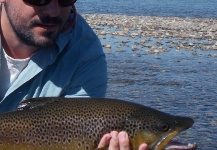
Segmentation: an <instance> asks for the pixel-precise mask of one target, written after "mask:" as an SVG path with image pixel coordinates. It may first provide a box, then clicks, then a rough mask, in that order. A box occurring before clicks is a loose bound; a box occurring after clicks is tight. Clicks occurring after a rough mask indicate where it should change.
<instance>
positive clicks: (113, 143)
mask: <svg viewBox="0 0 217 150" xmlns="http://www.w3.org/2000/svg"><path fill="white" fill-rule="evenodd" d="M111 135H112V138H111V140H110V143H109V148H108V149H109V150H120V148H119V141H118V132H117V131H112V132H111Z"/></svg>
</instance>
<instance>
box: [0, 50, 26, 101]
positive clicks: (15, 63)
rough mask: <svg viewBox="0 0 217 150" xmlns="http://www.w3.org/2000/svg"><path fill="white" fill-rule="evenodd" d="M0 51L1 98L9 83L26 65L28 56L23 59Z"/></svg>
mask: <svg viewBox="0 0 217 150" xmlns="http://www.w3.org/2000/svg"><path fill="white" fill-rule="evenodd" d="M0 52H1V55H0V56H1V59H0V60H1V68H0V69H1V72H0V99H2V98H3V97H4V95H5V93H6V92H7V90H8V88H9V87H10V86H11V84H12V83H13V82H14V81H15V80H16V78H17V77H18V76H19V74H20V72H21V71H22V70H23V69H24V68H25V67H26V66H27V64H28V62H29V60H30V57H29V58H25V59H14V58H12V57H10V56H8V55H7V54H6V52H5V51H4V50H2V51H0Z"/></svg>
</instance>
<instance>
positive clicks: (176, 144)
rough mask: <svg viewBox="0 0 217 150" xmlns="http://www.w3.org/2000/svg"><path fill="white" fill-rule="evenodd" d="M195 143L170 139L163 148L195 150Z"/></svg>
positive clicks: (169, 149) (166, 149)
mask: <svg viewBox="0 0 217 150" xmlns="http://www.w3.org/2000/svg"><path fill="white" fill-rule="evenodd" d="M196 149H197V144H196V143H193V144H192V143H181V142H178V141H173V140H171V141H170V142H169V143H168V144H167V146H166V147H165V150H196Z"/></svg>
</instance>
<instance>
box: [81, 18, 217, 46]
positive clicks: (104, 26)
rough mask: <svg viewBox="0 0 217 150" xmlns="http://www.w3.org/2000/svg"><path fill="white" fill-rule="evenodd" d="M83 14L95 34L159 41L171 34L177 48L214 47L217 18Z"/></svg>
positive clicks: (216, 44) (143, 41) (216, 39)
mask: <svg viewBox="0 0 217 150" xmlns="http://www.w3.org/2000/svg"><path fill="white" fill-rule="evenodd" d="M82 16H83V17H84V18H85V19H86V21H87V22H88V23H89V24H90V26H91V27H92V28H93V29H94V31H95V32H96V33H97V34H98V35H102V36H106V35H113V36H120V37H132V38H134V37H141V38H143V37H153V38H156V41H158V43H161V41H163V40H164V39H167V38H170V39H175V40H173V41H171V42H173V44H175V45H176V48H178V49H180V48H186V49H194V48H199V49H202V50H217V19H207V18H178V17H150V16H126V15H110V14H83V15H82ZM189 39H190V41H189ZM146 42H147V41H146V40H143V39H141V41H140V43H143V44H145V43H146ZM160 45H161V44H160ZM149 46H150V45H149Z"/></svg>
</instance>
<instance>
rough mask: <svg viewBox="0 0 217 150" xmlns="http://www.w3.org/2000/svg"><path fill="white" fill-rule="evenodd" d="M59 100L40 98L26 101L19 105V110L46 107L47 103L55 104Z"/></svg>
mask: <svg viewBox="0 0 217 150" xmlns="http://www.w3.org/2000/svg"><path fill="white" fill-rule="evenodd" d="M57 100H58V99H57V98H54V97H39V98H31V99H26V100H23V101H21V102H20V103H19V106H18V107H17V110H26V109H33V108H36V107H41V106H44V105H46V104H47V103H52V102H55V101H57Z"/></svg>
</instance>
